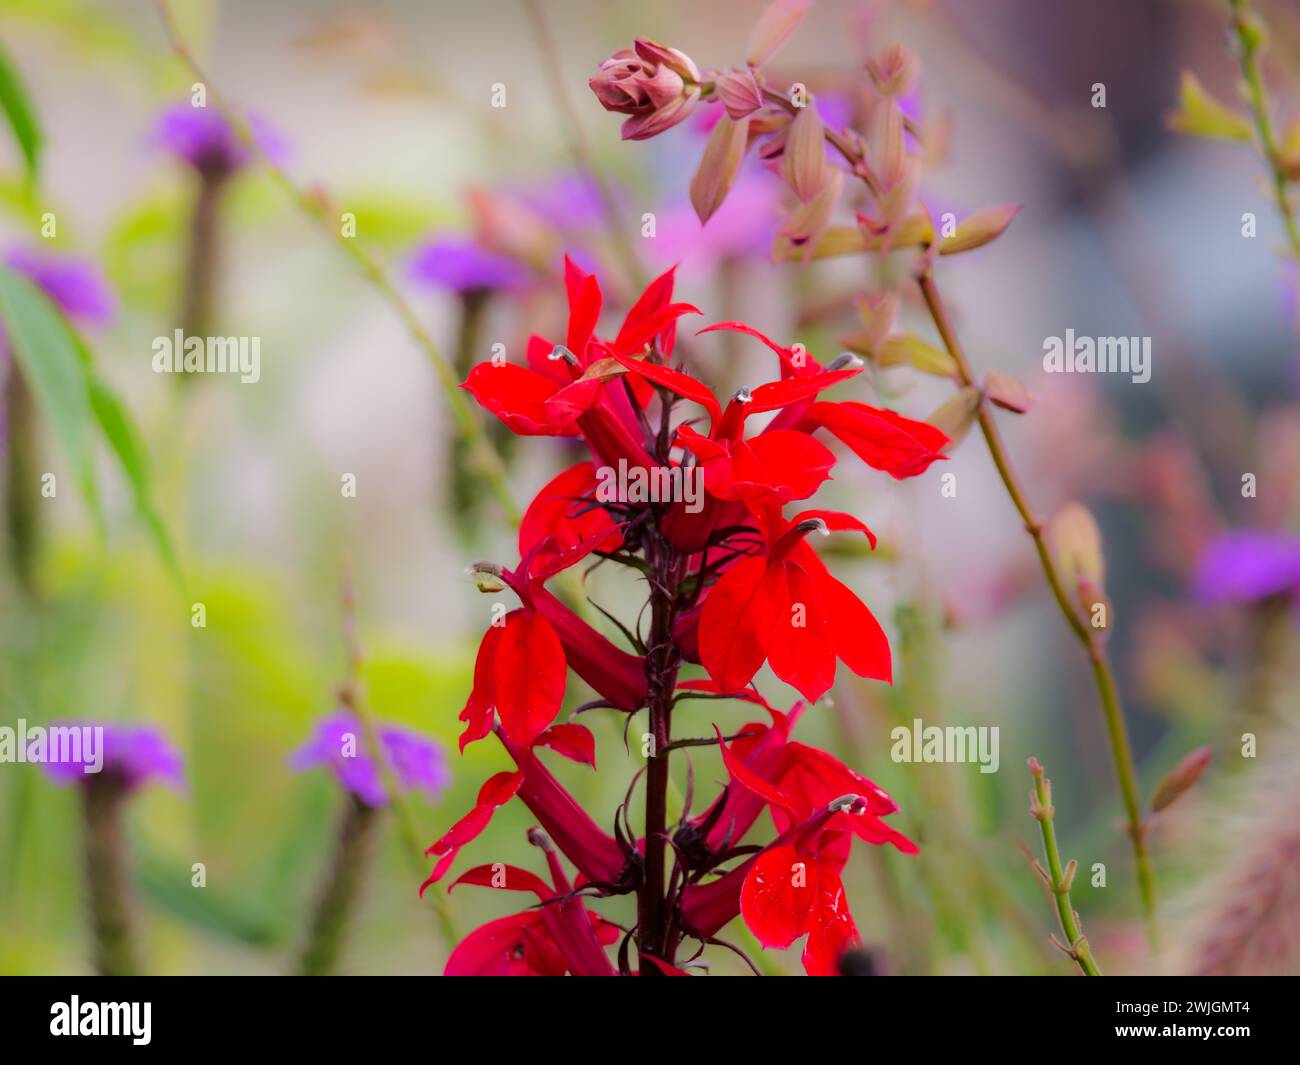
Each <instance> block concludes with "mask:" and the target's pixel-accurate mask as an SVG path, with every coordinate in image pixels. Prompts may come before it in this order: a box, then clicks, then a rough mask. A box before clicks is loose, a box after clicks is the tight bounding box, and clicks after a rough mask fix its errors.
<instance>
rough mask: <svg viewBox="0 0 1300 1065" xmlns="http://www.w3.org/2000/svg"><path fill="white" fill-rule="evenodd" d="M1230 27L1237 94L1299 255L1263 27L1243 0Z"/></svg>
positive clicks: (1299, 233) (1299, 230)
mask: <svg viewBox="0 0 1300 1065" xmlns="http://www.w3.org/2000/svg"><path fill="white" fill-rule="evenodd" d="M1230 28H1231V31H1232V35H1233V40H1234V42H1235V44H1236V47H1235V49H1234V52H1235V54H1236V58H1237V63H1238V65H1239V66H1240V67H1241V78H1242V85H1241V89H1242V92H1241V95H1242V98H1243V99H1244V100H1245V101H1246V104H1247V106H1249V108H1250V115H1251V118H1252V120H1253V121H1254V123H1255V134H1256V136H1257V137H1258V139H1259V152H1260V154H1261V155H1262V156H1263V157H1264V162H1265V163H1266V164H1267V166H1268V171H1269V175H1268V176H1269V180H1270V181H1271V183H1272V185H1273V198H1274V199H1275V200H1277V206H1278V210H1279V211H1280V212H1281V215H1282V224H1283V225H1284V226H1285V227H1286V236H1287V241H1288V242H1289V244H1290V246H1291V254H1292V255H1293V256H1296V257H1297V258H1300V225H1298V224H1297V222H1296V214H1295V209H1294V208H1293V207H1292V206H1291V200H1290V198H1289V196H1288V193H1287V172H1286V164H1285V162H1284V160H1283V158H1282V151H1281V149H1280V148H1279V146H1278V142H1277V134H1276V133H1275V132H1274V130H1273V117H1272V113H1271V111H1270V107H1269V99H1268V90H1267V89H1266V88H1265V86H1264V74H1263V70H1262V69H1261V67H1260V63H1259V53H1260V51H1261V49H1262V48H1263V44H1264V31H1263V27H1262V26H1261V25H1260V22H1259V20H1258V18H1257V17H1256V16H1255V15H1254V14H1253V12H1251V10H1250V4H1249V3H1248V2H1247V0H1232V18H1231V23H1230Z"/></svg>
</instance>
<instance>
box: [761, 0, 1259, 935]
mask: <svg viewBox="0 0 1300 1065" xmlns="http://www.w3.org/2000/svg"><path fill="white" fill-rule="evenodd" d="M1234 2H1239V0H1234ZM764 98H765V99H766V100H767V101H768V102H769V103H772V104H775V105H777V106H779V107H782V108H784V109H785V110H787V111H788V112H790V113H791V114H793V113H795V108H794V106H793V104H792V103H791V102H790V101H789V100H787V99H786V98H785V97H784V96H783V95H781V94H780V93H777V92H773V91H771V90H767V91H765V92H764ZM826 140H827V142H828V143H829V144H831V145H832V146H833V147H834V148H835V149H836V150H837V151H838V152H839V153H840V154H841V155H842V156H843V157H844V159H845V161H846V162H848V163H849V165H850V166H851V167H852V169H853V173H854V175H855V176H857V177H859V178H861V179H862V181H863V182H864V183H865V184H866V186H867V188H868V189H869V190H870V191H871V192H872V193H873V194H875V193H876V192H877V190H876V188H875V187H874V183H873V180H872V176H871V172H870V170H869V169H868V167H867V165H866V157H865V154H864V151H863V149H862V146H861V144H860V142H858V141H855V140H853V139H851V138H848V137H845V136H843V135H841V134H840V133H839V132H837V131H835V130H833V129H829V128H828V129H827V130H826ZM932 264H933V249H932V248H930V249H927V250H926V251H925V253H924V254H923V256H922V259H921V266H920V268H919V270H918V272H917V275H916V281H917V284H918V285H919V286H920V289H921V295H922V297H923V298H924V300H925V305H926V308H927V309H928V310H929V312H930V317H931V319H932V320H933V321H934V325H935V328H936V329H937V330H938V331H939V335H940V336H941V337H942V338H943V343H944V347H945V348H946V349H947V351H948V354H949V355H950V356H952V359H953V361H954V362H955V363H956V365H957V383H958V384H960V385H961V386H962V387H970V388H974V387H978V386H977V384H976V379H975V373H974V371H973V369H972V368H971V363H970V360H969V359H968V358H967V357H966V353H965V351H964V350H963V349H962V346H961V343H960V341H958V339H957V334H956V332H955V331H954V329H953V327H952V320H951V319H950V318H949V316H948V312H947V309H946V308H945V306H944V303H943V299H942V297H941V296H940V295H939V289H938V286H937V285H936V284H935V281H934V271H933V267H932ZM978 418H979V426H980V432H981V433H982V434H983V436H984V442H985V444H986V445H987V447H988V450H989V455H990V456H991V457H992V459H993V464H994V465H995V466H996V467H997V470H998V475H999V476H1000V477H1001V479H1002V483H1003V485H1004V486H1005V488H1006V490H1007V495H1009V496H1010V497H1011V502H1012V503H1013V504H1014V505H1015V508H1016V511H1017V512H1018V513H1019V514H1020V518H1021V520H1022V521H1023V522H1024V524H1025V530H1026V532H1028V533H1029V535H1030V537H1031V538H1032V539H1033V541H1034V550H1035V551H1036V552H1037V554H1038V561H1039V564H1040V565H1041V567H1042V570H1043V576H1044V577H1045V578H1046V580H1047V584H1048V587H1050V588H1051V590H1052V597H1053V598H1054V599H1055V600H1056V605H1057V606H1058V607H1059V608H1060V610H1061V614H1062V615H1063V616H1064V617H1065V620H1066V622H1067V623H1068V624H1069V626H1070V629H1071V631H1072V632H1073V633H1074V635H1075V638H1076V639H1077V640H1078V641H1079V643H1080V645H1081V646H1082V647H1083V648H1084V650H1085V652H1086V653H1087V655H1088V661H1089V664H1090V665H1091V667H1092V673H1093V679H1094V682H1095V684H1096V687H1097V696H1098V698H1099V699H1100V701H1101V706H1102V714H1103V717H1104V718H1105V721H1106V733H1107V737H1108V739H1109V741H1110V750H1111V759H1112V761H1113V762H1114V763H1115V775H1116V777H1117V778H1118V780H1119V786H1120V793H1121V795H1122V796H1123V800H1124V811H1125V815H1126V821H1127V828H1128V836H1129V840H1130V843H1131V845H1132V848H1133V858H1134V862H1135V863H1136V866H1137V876H1138V892H1139V894H1140V895H1141V898H1142V909H1143V912H1144V914H1145V916H1146V923H1147V939H1148V942H1149V943H1150V945H1151V949H1152V950H1153V951H1154V950H1157V949H1159V945H1160V930H1159V925H1158V923H1157V920H1156V884H1155V873H1154V872H1153V869H1152V865H1151V858H1150V855H1149V853H1148V851H1147V846H1146V837H1145V834H1144V831H1143V826H1142V802H1141V798H1140V793H1139V791H1138V783H1137V771H1136V769H1135V768H1134V766H1133V752H1132V748H1131V746H1130V744H1129V739H1128V728H1127V726H1126V725H1125V723H1124V710H1123V706H1122V704H1121V703H1120V698H1119V690H1118V688H1117V687H1116V684H1115V676H1114V672H1113V671H1112V669H1111V665H1110V660H1109V658H1108V657H1107V655H1106V650H1105V647H1104V645H1103V644H1102V643H1101V641H1100V640H1099V638H1098V636H1097V634H1096V633H1095V632H1094V631H1093V630H1092V629H1091V628H1090V627H1089V626H1088V624H1087V623H1086V622H1085V621H1084V619H1083V618H1082V617H1081V616H1080V615H1079V613H1078V611H1076V610H1075V608H1074V606H1073V605H1072V603H1071V601H1070V598H1069V596H1068V595H1067V593H1066V590H1065V584H1064V581H1063V580H1062V578H1061V574H1060V571H1059V570H1058V569H1057V567H1056V563H1055V562H1054V561H1053V559H1052V556H1051V553H1050V552H1049V551H1048V548H1047V541H1046V539H1045V538H1044V534H1043V530H1044V526H1043V523H1042V522H1041V521H1039V519H1038V518H1037V517H1036V516H1035V514H1034V511H1033V509H1032V508H1031V507H1030V505H1029V499H1028V497H1027V496H1026V494H1025V491H1024V489H1023V488H1022V487H1021V484H1020V479H1019V477H1018V476H1017V475H1016V471H1015V468H1014V467H1013V466H1012V465H1011V459H1010V457H1009V456H1008V454H1007V449H1006V445H1005V444H1004V443H1003V442H1002V434H1001V433H1000V432H999V431H998V426H997V422H996V421H995V420H994V418H993V414H992V411H991V410H990V409H989V406H988V404H985V403H981V404H980V407H979V414H978Z"/></svg>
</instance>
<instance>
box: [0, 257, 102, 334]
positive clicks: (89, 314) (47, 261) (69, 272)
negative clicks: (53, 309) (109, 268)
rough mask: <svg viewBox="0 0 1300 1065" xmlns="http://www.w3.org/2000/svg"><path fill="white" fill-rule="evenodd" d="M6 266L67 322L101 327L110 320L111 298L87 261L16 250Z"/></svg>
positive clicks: (95, 271)
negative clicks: (31, 285)
mask: <svg viewBox="0 0 1300 1065" xmlns="http://www.w3.org/2000/svg"><path fill="white" fill-rule="evenodd" d="M5 263H6V264H7V265H9V266H12V267H13V268H14V269H15V270H17V271H18V272H19V273H20V274H25V275H26V276H27V277H29V278H30V279H31V280H32V281H34V282H35V283H36V284H37V285H39V286H40V287H41V288H42V289H43V290H44V291H45V294H46V295H47V296H49V297H50V299H52V300H53V301H54V302H55V303H56V304H57V305H58V307H59V309H60V310H61V311H63V313H64V314H66V315H67V316H68V317H69V318H72V319H74V320H76V321H78V322H81V323H83V324H86V325H102V324H104V323H105V322H107V321H109V319H111V318H112V317H113V311H114V300H113V294H112V292H111V291H110V289H109V287H108V283H107V282H106V281H105V280H104V279H103V277H102V276H101V275H100V273H99V271H98V270H96V269H95V267H94V265H93V264H92V263H90V262H89V261H88V260H86V259H73V258H67V257H64V256H58V255H52V254H51V253H49V252H48V251H46V250H45V249H43V248H33V247H18V248H13V249H12V250H11V251H10V252H9V254H8V255H6V256H5Z"/></svg>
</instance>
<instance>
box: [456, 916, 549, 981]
mask: <svg viewBox="0 0 1300 1065" xmlns="http://www.w3.org/2000/svg"><path fill="white" fill-rule="evenodd" d="M545 935H546V933H545V929H544V928H543V926H542V917H541V914H539V913H516V914H512V915H511V916H509V917H501V918H499V919H498V920H495V921H489V922H488V923H487V924H485V925H483V926H482V927H481V928H476V929H475V930H474V931H473V932H471V933H470V934H469V935H467V936H466V937H465V938H464V939H462V940H461V941H460V943H459V944H458V945H457V947H456V949H455V950H453V951H452V952H451V957H449V958H448V959H447V966H446V968H445V969H443V975H444V976H528V975H536V976H542V975H548V976H563V975H564V972H565V969H564V965H563V963H562V962H559V963H558V964H559V968H558V970H556V968H555V964H556V963H557V959H558V955H555V954H554V952H553V951H552V952H551V953H550V955H549V958H550V961H551V964H543V966H542V970H544V971H540V970H538V969H536V968H534V965H536V964H537V963H536V961H534V963H533V965H521V964H520V962H519V960H518V955H519V954H520V953H521V951H522V950H523V947H524V944H525V943H530V942H532V943H536V942H537V940H538V937H539V936H540V937H545ZM525 953H526V952H525ZM540 957H541V958H543V959H546V958H548V953H547V952H546V951H544V950H543V951H542V952H540Z"/></svg>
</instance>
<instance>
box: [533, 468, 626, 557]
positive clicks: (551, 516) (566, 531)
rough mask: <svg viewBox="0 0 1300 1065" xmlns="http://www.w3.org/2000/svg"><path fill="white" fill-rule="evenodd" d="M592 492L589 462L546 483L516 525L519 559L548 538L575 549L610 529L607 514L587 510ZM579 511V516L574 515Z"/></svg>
mask: <svg viewBox="0 0 1300 1065" xmlns="http://www.w3.org/2000/svg"><path fill="white" fill-rule="evenodd" d="M595 491H596V466H595V464H594V463H591V462H579V463H578V464H577V465H576V466H570V467H569V468H568V469H567V470H565V471H563V472H562V473H560V474H558V475H557V476H555V477H553V478H551V480H549V481H547V482H546V484H545V485H543V486H542V489H541V491H539V492H538V493H537V495H536V497H534V499H533V501H532V502H531V503H529V504H528V510H527V511H526V512H525V513H524V518H523V521H522V522H520V524H519V557H520V558H523V557H524V556H525V555H527V554H528V552H529V550H530V549H531V548H533V547H534V546H536V545H537V544H539V543H541V542H542V541H543V540H546V539H547V538H548V537H549V538H553V539H554V540H555V544H556V546H557V547H561V548H565V547H575V546H577V545H578V544H580V543H582V542H583V541H584V540H587V539H589V538H591V537H593V536H597V535H599V534H602V533H605V532H607V531H608V530H609V529H611V528H612V527H613V526H614V519H613V518H611V517H610V516H609V512H608V511H606V510H604V509H602V508H600V507H594V508H589V504H590V502H591V500H593V499H594V495H595ZM579 510H581V511H583V513H581V514H578V513H576V512H577V511H579ZM612 546H613V547H617V544H613V545H612Z"/></svg>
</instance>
